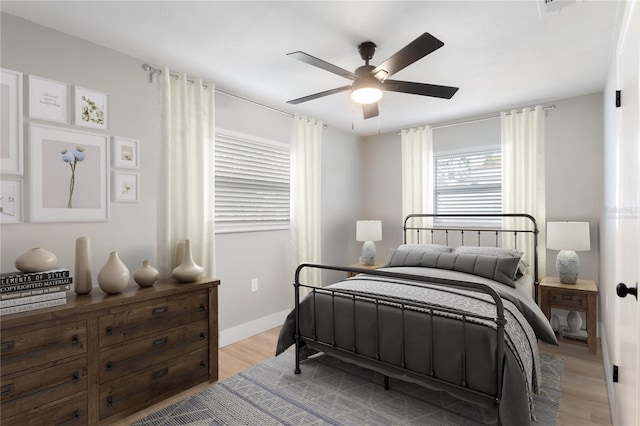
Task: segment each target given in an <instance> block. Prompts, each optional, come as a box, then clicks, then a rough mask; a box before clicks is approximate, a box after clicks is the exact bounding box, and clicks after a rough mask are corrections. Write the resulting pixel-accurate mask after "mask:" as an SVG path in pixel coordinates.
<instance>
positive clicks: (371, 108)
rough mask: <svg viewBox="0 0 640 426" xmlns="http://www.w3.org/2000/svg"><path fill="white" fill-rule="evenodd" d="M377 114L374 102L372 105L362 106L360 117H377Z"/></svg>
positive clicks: (376, 105)
mask: <svg viewBox="0 0 640 426" xmlns="http://www.w3.org/2000/svg"><path fill="white" fill-rule="evenodd" d="M378 114H379V111H378V103H377V102H374V103H372V104H362V115H363V116H364V119H365V120H366V119H367V118H372V117H377V116H378Z"/></svg>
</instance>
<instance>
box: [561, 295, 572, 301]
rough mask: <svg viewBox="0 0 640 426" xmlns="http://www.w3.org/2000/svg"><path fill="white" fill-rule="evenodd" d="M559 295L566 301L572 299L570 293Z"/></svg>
mask: <svg viewBox="0 0 640 426" xmlns="http://www.w3.org/2000/svg"><path fill="white" fill-rule="evenodd" d="M561 297H562V300H568V301H572V300H573V296H572V295H570V294H563V295H562V296H561Z"/></svg>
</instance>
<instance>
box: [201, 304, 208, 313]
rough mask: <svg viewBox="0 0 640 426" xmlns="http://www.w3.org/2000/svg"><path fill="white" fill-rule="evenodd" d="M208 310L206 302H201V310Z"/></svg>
mask: <svg viewBox="0 0 640 426" xmlns="http://www.w3.org/2000/svg"><path fill="white" fill-rule="evenodd" d="M206 310H207V307H206V306H205V305H204V304H202V303H201V304H200V312H202V311H206Z"/></svg>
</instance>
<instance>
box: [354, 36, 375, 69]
mask: <svg viewBox="0 0 640 426" xmlns="http://www.w3.org/2000/svg"><path fill="white" fill-rule="evenodd" d="M358 52H360V57H361V58H362V60H363V61H365V62H366V63H367V65H369V61H370V60H371V58H373V55H374V54H375V53H376V44H375V43H374V42H372V41H365V42H362V43H360V45H359V46H358Z"/></svg>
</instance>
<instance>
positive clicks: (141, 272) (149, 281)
mask: <svg viewBox="0 0 640 426" xmlns="http://www.w3.org/2000/svg"><path fill="white" fill-rule="evenodd" d="M159 274H160V273H159V272H158V270H157V269H156V268H154V267H153V266H151V265H150V264H149V259H145V260H143V261H142V268H140V269H138V270H137V271H136V272H135V273H134V274H133V280H134V281H135V282H136V283H137V284H138V285H139V286H140V287H151V286H152V285H153V284H155V282H156V281H157V280H158V275H159Z"/></svg>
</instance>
